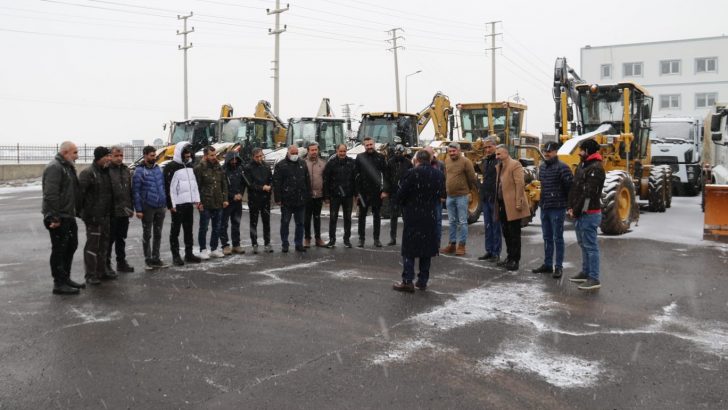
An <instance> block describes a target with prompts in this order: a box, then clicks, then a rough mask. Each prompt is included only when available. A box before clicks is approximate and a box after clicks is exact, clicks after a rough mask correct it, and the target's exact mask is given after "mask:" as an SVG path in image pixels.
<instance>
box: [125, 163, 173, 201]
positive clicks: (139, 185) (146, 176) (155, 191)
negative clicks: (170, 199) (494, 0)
mask: <svg viewBox="0 0 728 410" xmlns="http://www.w3.org/2000/svg"><path fill="white" fill-rule="evenodd" d="M132 192H133V193H134V209H136V211H137V212H144V206H148V207H150V208H164V206H165V205H166V204H167V195H166V194H165V193H164V175H162V170H161V169H160V168H159V165H157V164H154V165H152V166H151V167H150V166H149V165H147V164H141V166H138V167H136V169H134V177H133V178H132Z"/></svg>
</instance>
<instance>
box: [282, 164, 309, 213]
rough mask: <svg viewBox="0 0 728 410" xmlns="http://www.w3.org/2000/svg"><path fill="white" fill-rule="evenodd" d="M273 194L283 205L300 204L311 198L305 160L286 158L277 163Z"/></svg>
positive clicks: (292, 205) (293, 205)
mask: <svg viewBox="0 0 728 410" xmlns="http://www.w3.org/2000/svg"><path fill="white" fill-rule="evenodd" d="M273 195H274V198H275V201H276V202H280V203H281V204H282V205H283V206H291V207H295V206H300V205H304V204H305V203H306V201H308V200H309V199H310V198H311V185H310V180H309V178H308V167H306V164H305V163H304V161H303V160H300V159H299V160H297V161H291V160H290V159H288V157H286V159H284V160H282V161H280V162H278V163H277V164H276V168H275V171H274V172H273Z"/></svg>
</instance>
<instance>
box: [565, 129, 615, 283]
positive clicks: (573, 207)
mask: <svg viewBox="0 0 728 410" xmlns="http://www.w3.org/2000/svg"><path fill="white" fill-rule="evenodd" d="M580 148H581V152H580V153H579V156H581V163H580V164H579V166H578V167H577V169H576V175H575V176H574V183H573V184H572V186H571V190H570V191H569V199H568V209H567V211H566V212H567V213H568V215H569V216H570V217H572V218H575V219H576V222H575V228H576V240H577V242H578V243H579V247H581V258H582V262H581V272H579V273H578V274H577V275H575V276H572V277H571V278H569V280H570V281H571V282H576V283H581V285H579V289H581V290H595V289H599V288H601V287H602V285H601V283H600V282H599V244H598V243H597V229H598V228H599V225H600V224H601V222H602V203H601V198H602V188H603V187H604V179H605V173H604V167H603V166H602V156H601V155H600V154H599V144H598V143H597V142H596V141H594V140H586V141H584V142H582V143H581V146H580Z"/></svg>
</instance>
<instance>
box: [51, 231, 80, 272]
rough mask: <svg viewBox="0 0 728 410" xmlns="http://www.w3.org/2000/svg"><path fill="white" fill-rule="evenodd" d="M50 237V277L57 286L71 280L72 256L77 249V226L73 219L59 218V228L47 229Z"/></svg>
mask: <svg viewBox="0 0 728 410" xmlns="http://www.w3.org/2000/svg"><path fill="white" fill-rule="evenodd" d="M48 233H50V235H51V260H50V264H51V275H52V276H53V282H54V283H55V284H57V285H62V284H64V283H66V280H68V279H70V278H71V264H72V263H73V254H74V253H76V249H77V248H78V225H76V220H75V219H74V218H61V226H59V227H58V228H54V229H49V230H48Z"/></svg>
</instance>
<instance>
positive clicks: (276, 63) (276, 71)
mask: <svg viewBox="0 0 728 410" xmlns="http://www.w3.org/2000/svg"><path fill="white" fill-rule="evenodd" d="M288 9H289V5H288V4H286V8H285V9H282V8H281V1H280V0H276V8H275V9H274V10H271V9H265V12H266V13H268V15H269V16H270V15H271V14H275V16H276V28H275V30H271V29H268V34H269V35H274V36H276V51H275V59H274V60H273V61H272V63H273V68H272V70H273V113H274V114H275V115H279V112H278V109H279V107H280V106H279V102H278V97H279V95H280V92H279V88H278V81H279V79H280V70H281V60H280V49H281V40H280V37H281V33H283V32H285V31H286V25H283V29H281V13H283V12H285V11H288Z"/></svg>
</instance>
